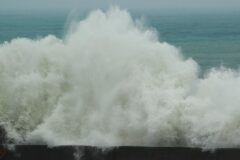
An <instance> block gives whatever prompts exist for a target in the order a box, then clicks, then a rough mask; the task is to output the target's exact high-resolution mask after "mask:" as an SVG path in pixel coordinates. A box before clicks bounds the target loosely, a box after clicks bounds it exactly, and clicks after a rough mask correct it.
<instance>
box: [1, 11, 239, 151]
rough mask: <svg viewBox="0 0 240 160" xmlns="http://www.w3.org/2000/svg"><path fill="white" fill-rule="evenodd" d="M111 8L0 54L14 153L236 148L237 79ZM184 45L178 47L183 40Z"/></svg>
mask: <svg viewBox="0 0 240 160" xmlns="http://www.w3.org/2000/svg"><path fill="white" fill-rule="evenodd" d="M141 26H142V25H139V22H137V21H135V20H133V19H132V18H131V16H130V15H129V13H128V12H127V11H125V10H121V9H119V8H117V7H115V8H111V9H110V10H108V11H107V12H103V11H101V10H97V11H93V12H92V13H91V14H90V15H89V16H88V17H87V18H86V19H85V20H82V21H80V22H79V23H77V24H75V27H74V29H71V31H69V32H68V33H67V35H66V38H64V39H59V38H56V37H55V36H52V35H49V36H47V37H45V38H42V39H37V40H32V39H27V38H17V39H13V40H12V41H11V42H5V43H3V44H1V45H0V125H1V126H3V127H4V128H5V130H6V132H7V137H8V139H10V140H11V141H14V143H16V144H22V143H24V144H48V145H54V146H55V145H97V146H120V145H140V146H188V147H203V148H215V147H238V146H240V140H239V138H238V137H239V136H240V118H239V117H240V99H239V95H240V72H238V71H236V70H232V69H227V68H221V69H216V68H213V69H211V70H210V71H209V72H208V73H205V76H204V77H203V78H199V67H198V64H197V63H196V62H195V61H194V60H192V59H185V58H184V57H183V56H182V54H181V53H180V51H179V49H177V48H175V47H174V46H172V45H170V44H168V43H166V42H160V41H159V40H158V38H157V34H156V32H155V31H153V30H151V29H146V28H145V29H143V27H141ZM183 38H184V37H183Z"/></svg>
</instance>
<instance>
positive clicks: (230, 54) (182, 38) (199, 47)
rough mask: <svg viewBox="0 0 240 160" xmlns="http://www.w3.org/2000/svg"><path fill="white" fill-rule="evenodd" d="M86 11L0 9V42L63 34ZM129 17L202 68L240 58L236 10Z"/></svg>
mask: <svg viewBox="0 0 240 160" xmlns="http://www.w3.org/2000/svg"><path fill="white" fill-rule="evenodd" d="M86 16H87V12H79V13H78V12H74V14H73V15H72V14H71V13H59V14H54V13H21V12H20V13H5V12H3V13H0V22H1V23H0V42H1V43H3V42H4V41H11V40H12V39H14V38H16V37H28V38H33V39H36V38H40V37H45V36H47V35H49V34H52V35H55V36H57V37H59V38H63V37H64V35H65V32H66V30H67V27H68V25H69V24H68V23H69V22H71V20H72V19H74V20H76V19H78V20H79V21H80V20H82V19H84V18H85V17H86ZM132 16H133V17H135V18H138V19H141V20H143V21H144V23H145V25H146V26H149V27H152V28H154V29H155V30H156V31H157V32H158V36H159V39H160V40H161V41H166V42H168V43H170V44H173V45H174V46H176V47H178V48H179V49H181V51H182V53H183V54H184V56H185V57H192V58H193V59H194V60H196V61H197V62H198V63H199V64H200V65H201V69H202V70H207V69H211V67H219V66H227V67H231V68H238V67H239V62H240V45H239V44H240V29H239V28H240V21H239V20H238V19H239V17H240V14H236V13H218V14H217V13H206V14H203V13H202V14H200V13H198V14H197V13H192V14H191V13H189V14H187V13H185V14H177V13H175V14H174V13H161V12H159V13H158V12H156V11H154V12H151V11H148V12H146V11H145V12H134V13H133V14H132Z"/></svg>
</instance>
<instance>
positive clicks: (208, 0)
mask: <svg viewBox="0 0 240 160" xmlns="http://www.w3.org/2000/svg"><path fill="white" fill-rule="evenodd" d="M110 5H119V6H120V7H122V8H127V9H148V10H149V9H154V10H185V9H187V10H202V11H204V10H240V0H0V10H42V11H44V10H52V11H54V10H65V11H69V10H72V9H94V8H108V7H109V6H110Z"/></svg>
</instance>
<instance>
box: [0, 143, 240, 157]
mask: <svg viewBox="0 0 240 160" xmlns="http://www.w3.org/2000/svg"><path fill="white" fill-rule="evenodd" d="M0 159H1V160H80V159H81V160H239V159H240V149H218V150H215V151H203V150H201V149H198V148H177V147H173V148H163V147H127V146H125V147H114V148H99V147H88V146H61V147H55V148H48V147H47V146H30V145H27V146H16V147H15V150H14V151H11V150H9V149H6V148H4V147H0Z"/></svg>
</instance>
